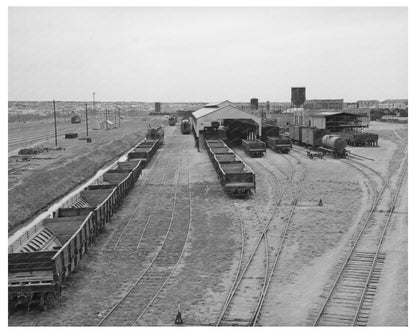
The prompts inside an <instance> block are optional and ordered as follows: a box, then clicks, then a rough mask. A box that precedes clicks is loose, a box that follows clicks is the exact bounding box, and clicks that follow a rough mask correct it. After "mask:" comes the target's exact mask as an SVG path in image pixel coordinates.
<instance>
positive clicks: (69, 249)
mask: <svg viewBox="0 0 416 333" xmlns="http://www.w3.org/2000/svg"><path fill="white" fill-rule="evenodd" d="M163 140H164V132H163V128H156V129H150V130H149V131H148V133H147V135H146V139H145V140H143V141H142V142H140V143H139V144H137V145H136V147H135V148H134V149H133V150H132V152H131V153H129V154H128V158H127V160H126V161H119V162H117V164H115V166H114V167H113V168H111V169H110V170H108V171H107V172H105V173H104V174H102V175H101V176H100V177H98V178H97V179H96V180H94V182H93V184H92V185H89V186H86V187H85V188H84V189H83V190H82V191H80V192H78V193H77V194H76V195H74V196H72V197H71V198H70V199H68V201H66V202H65V203H64V204H63V205H62V206H61V207H60V208H59V209H58V210H57V211H55V212H54V213H53V215H52V216H50V217H49V218H46V219H44V220H42V221H41V222H40V223H38V224H36V225H35V226H33V227H32V228H30V229H29V230H28V231H27V232H25V233H24V234H23V235H21V236H20V237H19V238H18V239H16V240H15V241H14V242H13V243H12V244H10V245H9V251H8V252H9V255H8V271H9V272H8V294H9V295H8V298H9V312H10V313H11V312H13V311H14V309H15V308H16V307H17V306H19V305H24V306H26V307H27V308H28V309H29V308H30V307H31V306H34V305H35V306H40V308H41V309H45V308H46V306H47V305H48V304H49V303H51V302H54V301H56V300H57V299H58V298H59V295H60V293H61V288H62V286H63V285H64V284H65V282H66V280H67V278H68V276H69V275H70V274H71V272H73V271H74V269H75V268H76V267H77V265H78V263H79V261H80V260H81V259H82V258H83V256H84V255H85V253H87V251H88V248H89V247H90V246H91V245H92V243H93V242H94V240H95V239H96V237H97V236H98V235H99V234H100V233H101V232H102V231H103V228H104V226H105V225H106V224H107V223H108V222H109V221H110V218H111V216H112V215H113V214H114V212H115V211H116V209H117V208H118V207H119V206H120V205H121V203H122V200H123V199H124V197H125V196H126V195H127V193H128V192H129V191H130V190H131V189H132V188H133V186H134V183H135V182H136V181H137V179H138V178H139V177H140V175H141V173H142V169H143V168H144V167H145V166H146V165H147V164H148V163H149V161H150V160H151V158H152V157H153V156H154V153H155V152H156V150H157V149H158V148H159V147H160V145H161V144H163Z"/></svg>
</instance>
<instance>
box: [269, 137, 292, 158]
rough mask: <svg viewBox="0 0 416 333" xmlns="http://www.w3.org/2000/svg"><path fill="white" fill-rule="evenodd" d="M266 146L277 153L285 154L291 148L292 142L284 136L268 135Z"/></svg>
mask: <svg viewBox="0 0 416 333" xmlns="http://www.w3.org/2000/svg"><path fill="white" fill-rule="evenodd" d="M267 146H268V147H269V148H270V149H271V150H273V151H275V152H277V153H284V154H287V153H289V151H290V150H291V149H292V142H291V141H290V139H289V138H288V137H285V136H277V137H268V138H267Z"/></svg>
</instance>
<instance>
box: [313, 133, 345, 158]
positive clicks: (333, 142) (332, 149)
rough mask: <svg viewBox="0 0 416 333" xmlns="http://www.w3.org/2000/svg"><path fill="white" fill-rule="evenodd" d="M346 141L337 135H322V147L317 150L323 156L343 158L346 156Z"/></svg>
mask: <svg viewBox="0 0 416 333" xmlns="http://www.w3.org/2000/svg"><path fill="white" fill-rule="evenodd" d="M346 146H347V141H346V140H344V139H343V138H341V137H340V136H338V135H330V134H327V135H324V136H323V137H322V146H320V147H319V148H318V149H319V151H321V152H322V153H324V154H332V155H333V156H334V157H335V158H345V157H346V156H347V150H346V149H345V147H346Z"/></svg>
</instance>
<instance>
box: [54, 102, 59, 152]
mask: <svg viewBox="0 0 416 333" xmlns="http://www.w3.org/2000/svg"><path fill="white" fill-rule="evenodd" d="M53 118H54V120H55V146H58V132H57V130H56V110H55V100H53Z"/></svg>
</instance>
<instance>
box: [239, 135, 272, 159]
mask: <svg viewBox="0 0 416 333" xmlns="http://www.w3.org/2000/svg"><path fill="white" fill-rule="evenodd" d="M241 144H242V146H243V149H244V151H245V153H246V154H247V155H249V156H251V157H262V156H263V155H264V154H265V153H266V144H265V143H264V142H263V141H261V140H259V139H255V140H244V139H243V140H242V141H241Z"/></svg>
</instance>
